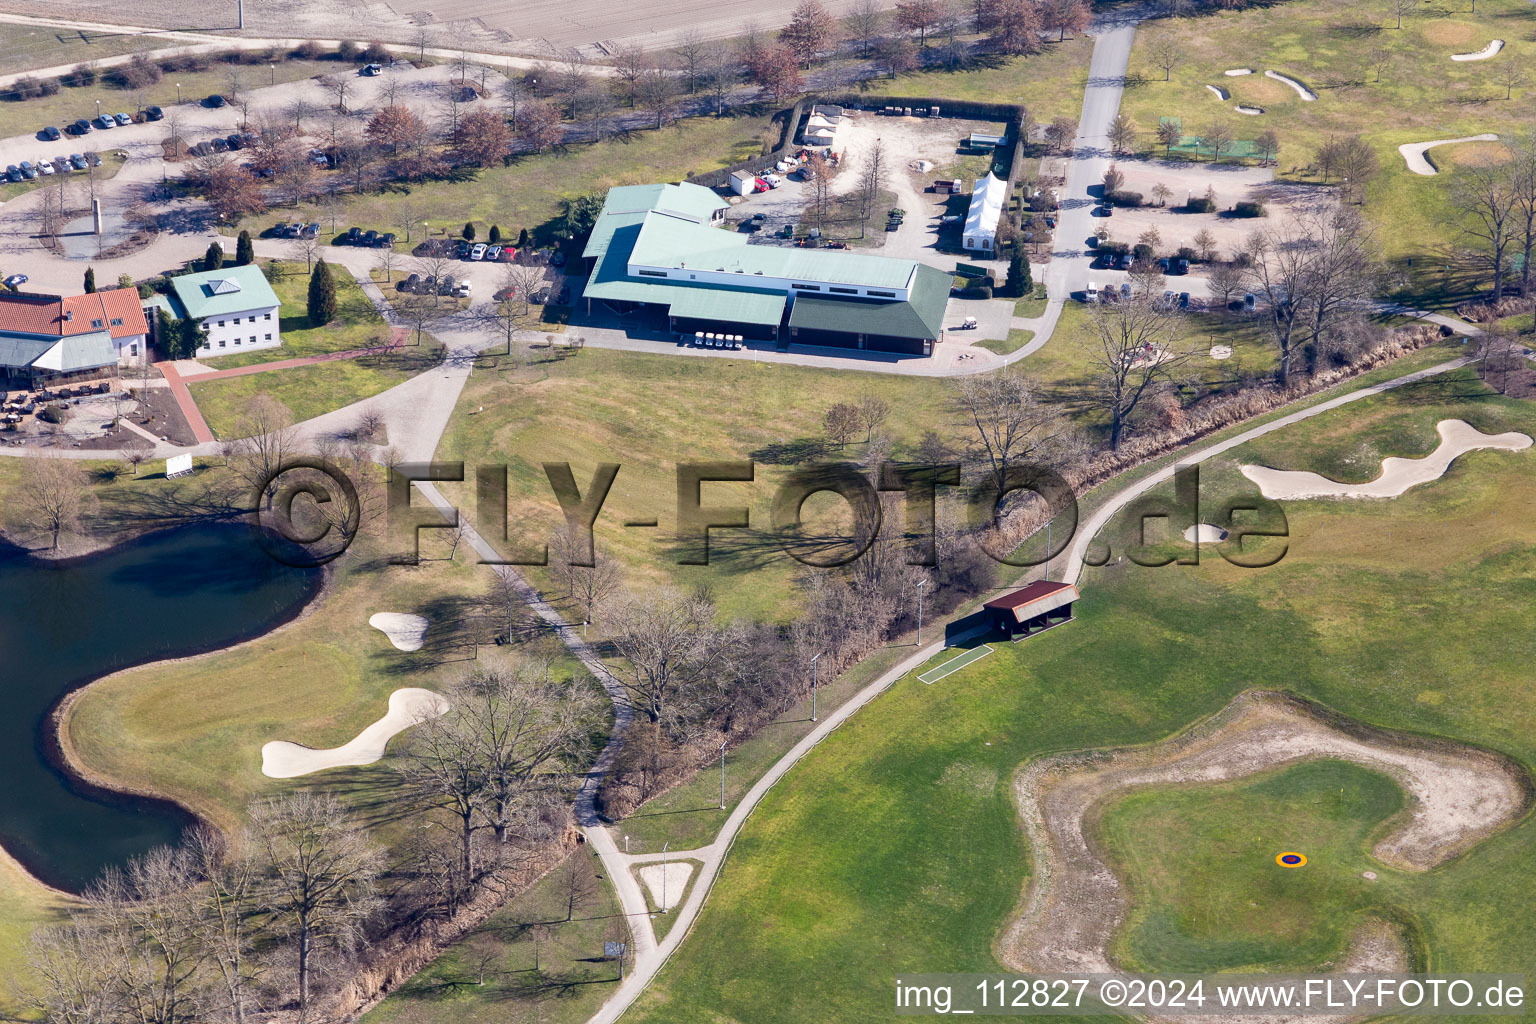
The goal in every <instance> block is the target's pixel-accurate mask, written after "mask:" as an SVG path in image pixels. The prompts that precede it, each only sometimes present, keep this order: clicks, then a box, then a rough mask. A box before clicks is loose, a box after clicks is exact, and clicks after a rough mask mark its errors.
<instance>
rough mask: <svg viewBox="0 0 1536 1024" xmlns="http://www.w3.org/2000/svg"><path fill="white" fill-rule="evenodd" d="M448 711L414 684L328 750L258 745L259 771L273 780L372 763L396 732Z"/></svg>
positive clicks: (282, 742) (445, 704)
mask: <svg viewBox="0 0 1536 1024" xmlns="http://www.w3.org/2000/svg"><path fill="white" fill-rule="evenodd" d="M447 710H448V701H447V700H446V699H445V698H443V697H441V696H439V695H438V694H435V693H433V692H432V691H431V690H423V689H421V688H419V687H415V686H407V687H405V688H403V689H399V690H396V691H395V692H394V693H392V694H390V695H389V713H388V714H387V715H385V716H384V717H383V718H381V719H379V720H378V721H377V722H374V723H373V724H372V725H370V726H369V727H368V728H366V729H364V730H363V731H362V732H360V733H358V734H357V736H356V737H354V738H353V739H352V741H351V742H350V743H345V744H343V745H342V746H339V747H332V748H331V749H329V750H315V749H314V748H312V747H306V746H302V745H300V744H298V743H289V742H288V741H287V740H273V741H272V742H271V743H268V744H266V745H265V746H263V747H262V748H261V774H263V775H265V776H267V777H268V778H272V779H293V778H297V777H298V776H300V775H308V774H309V773H310V772H318V771H323V770H324V769H326V768H341V767H343V766H346V765H359V764H373V763H374V762H375V761H377V760H378V759H379V758H381V757H383V756H384V748H385V747H386V746H387V745H388V744H389V741H390V739H391V738H392V737H393V736H394V735H395V734H396V733H398V732H401V731H403V730H405V729H409V728H410V727H411V726H413V725H416V724H418V723H420V722H425V721H426V720H427V719H429V718H436V717H437V716H438V715H441V714H443V713H444V712H446V711H447Z"/></svg>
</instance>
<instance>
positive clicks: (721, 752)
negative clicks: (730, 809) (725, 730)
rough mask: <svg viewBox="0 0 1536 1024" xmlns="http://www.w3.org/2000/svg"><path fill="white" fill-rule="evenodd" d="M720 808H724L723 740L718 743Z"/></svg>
mask: <svg viewBox="0 0 1536 1024" xmlns="http://www.w3.org/2000/svg"><path fill="white" fill-rule="evenodd" d="M720 809H721V810H722V811H723V810H725V742H724V741H723V740H722V741H721V743H720Z"/></svg>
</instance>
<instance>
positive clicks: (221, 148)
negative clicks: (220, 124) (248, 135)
mask: <svg viewBox="0 0 1536 1024" xmlns="http://www.w3.org/2000/svg"><path fill="white" fill-rule="evenodd" d="M208 145H210V146H212V147H213V151H214V152H215V153H228V152H229V140H228V139H226V138H222V137H219V138H214V139H210V140H209V142H208Z"/></svg>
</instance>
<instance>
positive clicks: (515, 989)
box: [362, 846, 628, 1024]
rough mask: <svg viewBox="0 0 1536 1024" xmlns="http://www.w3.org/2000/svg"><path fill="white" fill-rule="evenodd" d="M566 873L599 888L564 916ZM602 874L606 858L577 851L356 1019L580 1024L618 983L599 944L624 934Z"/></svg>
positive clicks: (416, 1023)
mask: <svg viewBox="0 0 1536 1024" xmlns="http://www.w3.org/2000/svg"><path fill="white" fill-rule="evenodd" d="M571 870H575V871H578V872H581V873H583V874H585V875H586V877H587V878H588V879H589V880H590V881H591V883H592V884H594V885H595V886H597V887H598V888H597V892H598V896H597V898H596V900H595V902H593V903H592V904H591V905H588V906H586V907H582V908H580V909H578V910H577V911H576V913H575V914H574V915H572V918H573V919H572V920H566V909H567V902H566V896H567V893H568V892H569V887H568V883H567V882H566V872H568V871H571ZM602 874H603V870H602V862H601V861H599V860H598V859H597V858H596V857H594V856H593V855H592V852H591V847H588V846H582V847H578V848H577V849H576V851H575V852H573V853H572V854H571V855H570V856H569V857H567V858H566V860H565V862H564V863H563V864H561V865H560V866H558V867H556V868H555V869H554V870H553V871H551V872H549V874H547V875H545V876H544V878H543V879H541V880H540V881H539V882H538V883H537V884H536V885H534V886H533V887H532V888H530V889H529V890H528V891H527V892H524V893H522V894H521V895H519V896H518V897H517V898H516V899H514V900H512V901H511V902H510V903H508V904H507V905H506V906H505V907H503V908H501V909H500V910H498V911H496V913H494V914H492V915H491V916H490V917H489V918H488V919H487V920H486V922H485V923H484V924H482V925H481V926H480V927H479V928H477V929H475V930H474V931H473V932H471V933H470V934H469V935H467V936H466V937H465V938H464V939H462V940H461V941H459V942H456V943H454V944H453V945H452V946H450V947H449V948H448V949H447V950H446V951H445V952H444V953H443V955H442V956H440V957H438V958H437V959H436V960H434V961H432V963H431V964H429V965H428V966H427V967H425V968H424V969H422V971H421V972H420V973H419V974H417V975H416V976H415V977H413V978H411V980H410V981H408V982H406V983H405V984H404V985H402V986H401V987H400V988H399V989H397V990H396V991H395V992H394V993H392V994H391V995H390V996H389V998H387V999H385V1000H384V1001H383V1002H382V1003H380V1004H379V1005H378V1006H377V1007H375V1008H374V1009H373V1010H370V1011H369V1012H368V1013H366V1014H364V1015H363V1017H362V1020H363V1021H365V1022H366V1024H441V1022H443V1021H446V1020H452V1021H456V1022H463V1024H506V1022H508V1021H525V1020H526V1021H532V1020H538V1021H541V1022H543V1024H579V1022H580V1021H584V1020H586V1019H587V1018H588V1017H590V1016H591V1015H592V1014H593V1013H594V1012H595V1011H596V1010H597V1008H598V1006H599V1005H601V1004H602V1002H603V1000H605V999H607V998H608V997H609V996H610V995H612V994H613V990H614V988H615V987H617V985H618V968H619V965H618V963H617V962H616V961H609V960H602V959H601V955H602V952H603V942H604V940H610V941H613V940H618V941H627V939H628V929H627V928H626V927H625V925H624V918H623V917H622V916H620V914H619V901H618V899H617V898H616V897H615V896H614V895H613V890H612V888H611V887H610V884H609V882H608V881H607V880H606V879H604V878H603V877H602ZM616 929H617V930H616ZM535 945H537V946H538V949H537V961H538V969H537V970H535V968H534V962H535V949H534V947H535Z"/></svg>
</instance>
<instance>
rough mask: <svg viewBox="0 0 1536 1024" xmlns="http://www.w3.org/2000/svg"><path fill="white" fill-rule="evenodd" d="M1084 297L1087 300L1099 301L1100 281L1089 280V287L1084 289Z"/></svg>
mask: <svg viewBox="0 0 1536 1024" xmlns="http://www.w3.org/2000/svg"><path fill="white" fill-rule="evenodd" d="M1083 299H1084V301H1086V302H1098V301H1099V283H1098V282H1097V281H1089V282H1088V287H1087V288H1086V289H1084V291H1083Z"/></svg>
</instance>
